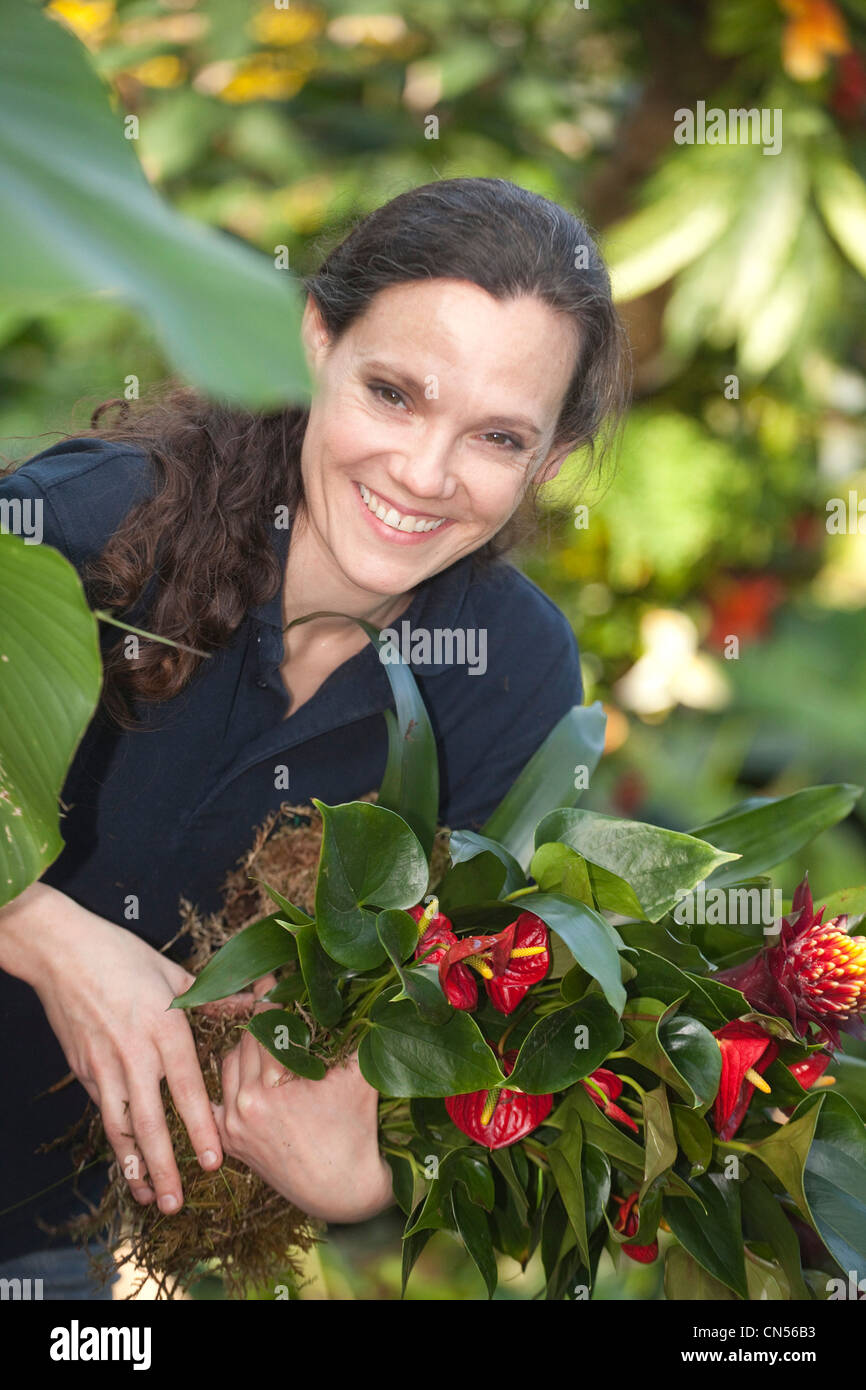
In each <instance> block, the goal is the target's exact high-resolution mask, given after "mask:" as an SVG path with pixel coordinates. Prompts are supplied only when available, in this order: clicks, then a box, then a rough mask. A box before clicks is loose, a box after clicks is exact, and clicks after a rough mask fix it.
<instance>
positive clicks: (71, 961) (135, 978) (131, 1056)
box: [0, 883, 255, 1213]
mask: <svg viewBox="0 0 866 1390" xmlns="http://www.w3.org/2000/svg"><path fill="white" fill-rule="evenodd" d="M0 968H2V969H4V970H7V971H8V972H9V973H10V974H12V975H16V976H18V978H20V979H23V980H26V981H27V983H28V984H30V985H32V986H33V988H34V989H35V991H36V993H37V995H38V996H39V999H40V1001H41V1003H42V1006H43V1008H44V1009H45V1013H46V1016H47V1018H48V1022H49V1023H50V1025H51V1027H52V1029H53V1030H54V1033H55V1034H56V1036H57V1039H58V1041H59V1043H60V1046H61V1047H62V1048H63V1051H64V1053H65V1055H66V1060H67V1062H68V1063H69V1067H70V1069H71V1071H72V1072H73V1073H74V1075H75V1076H76V1077H77V1078H78V1080H79V1081H80V1082H81V1084H82V1086H83V1087H84V1088H85V1090H86V1091H87V1093H88V1095H89V1096H90V1098H91V1099H92V1100H93V1101H94V1103H95V1104H96V1105H98V1106H99V1109H100V1111H101V1113H102V1121H103V1125H104V1128H105V1133H106V1136H107V1138H108V1141H109V1143H110V1144H111V1147H112V1149H113V1150H114V1153H115V1156H116V1158H117V1162H118V1164H119V1165H120V1170H121V1172H122V1173H123V1174H124V1176H125V1177H126V1178H127V1180H128V1182H129V1186H130V1191H131V1192H132V1194H133V1196H134V1197H135V1198H136V1200H137V1201H139V1202H141V1203H143V1204H147V1203H149V1202H152V1201H153V1200H154V1197H155V1198H156V1200H157V1202H158V1204H159V1207H160V1210H161V1211H164V1212H166V1213H170V1212H174V1211H177V1210H178V1209H179V1208H180V1206H181V1205H182V1202H183V1190H182V1187H181V1180H180V1174H179V1172H178V1168H177V1163H176V1162H175V1157H174V1151H173V1149H172V1144H171V1139H170V1137H169V1133H168V1126H167V1124H166V1119H165V1112H164V1110H163V1104H162V1099H161V1096H160V1081H161V1079H162V1078H163V1077H165V1078H166V1080H167V1082H168V1086H169V1090H170V1091H171V1094H172V1097H173V1099H174V1103H175V1105H176V1107H177V1110H178V1113H179V1114H180V1116H181V1118H182V1120H183V1122H184V1124H185V1126H186V1130H187V1133H188V1134H189V1138H190V1142H191V1144H192V1146H193V1149H194V1151H195V1153H196V1155H197V1156H198V1160H199V1163H200V1164H201V1166H202V1168H204V1169H207V1170H211V1169H214V1168H218V1167H219V1166H220V1164H221V1163H222V1159H223V1151H222V1145H221V1143H220V1136H219V1131H218V1129H217V1126H216V1122H215V1120H214V1116H213V1111H212V1109H211V1104H210V1100H209V1098H208V1094H207V1090H206V1088H205V1084H204V1078H203V1077H202V1074H201V1068H200V1066H199V1062H198V1057H197V1054H196V1049H195V1043H194V1042H193V1037H192V1031H191V1029H190V1026H189V1022H188V1021H187V1018H186V1016H185V1014H184V1012H183V1011H182V1010H180V1009H169V1004H170V1003H171V1001H172V999H173V998H174V997H175V995H177V994H181V993H183V991H184V990H186V989H188V988H189V986H190V985H191V984H192V982H193V979H194V976H193V975H191V974H190V973H189V971H187V970H184V969H183V967H182V966H180V965H177V964H175V963H174V961H171V960H168V959H167V957H166V956H164V955H161V954H160V953H159V952H158V951H155V950H154V949H153V947H152V946H149V945H148V944H147V942H145V941H143V940H142V939H141V938H140V937H138V936H136V935H134V933H133V932H130V931H127V930H126V928H124V927H119V926H115V925H114V923H112V922H109V921H106V919H105V918H104V917H99V916H97V915H96V914H95V913H93V912H89V911H88V910H87V909H86V908H83V907H81V906H80V905H79V904H78V903H76V902H74V901H73V900H72V899H71V898H68V897H67V896H66V895H65V894H64V893H60V892H58V891H57V890H56V889H54V888H50V887H49V886H48V885H47V884H43V883H34V884H31V886H30V887H29V888H28V889H26V890H25V892H24V893H22V894H21V895H20V897H18V898H16V899H15V900H14V901H13V902H12V903H10V904H8V906H6V907H5V908H3V909H2V910H0ZM254 1002H255V1000H254V998H253V996H252V995H241V994H239V995H233V996H232V997H231V998H230V999H227V1000H221V1001H220V1003H219V1005H218V1006H211V1008H219V1009H221V1010H229V1011H233V1010H234V1009H239V1008H244V1007H248V1006H249V1005H251V1004H253V1003H254ZM127 1103H128V1104H127ZM145 1173H146V1175H147V1176H146V1177H145Z"/></svg>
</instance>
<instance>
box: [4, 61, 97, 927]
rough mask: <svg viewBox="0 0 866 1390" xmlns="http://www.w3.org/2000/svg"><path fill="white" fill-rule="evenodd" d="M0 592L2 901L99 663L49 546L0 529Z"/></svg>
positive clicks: (62, 763) (35, 850)
mask: <svg viewBox="0 0 866 1390" xmlns="http://www.w3.org/2000/svg"><path fill="white" fill-rule="evenodd" d="M8 43H9V35H6V44H7V45H8ZM0 62H2V58H0ZM0 595H2V600H0V907H2V906H3V904H4V903H8V902H11V900H12V899H13V898H17V897H18V895H19V893H23V891H24V889H25V888H27V887H29V886H30V884H31V883H33V882H35V880H36V879H37V878H39V876H40V875H41V874H42V873H43V872H44V871H45V869H47V867H48V865H49V864H51V863H53V861H54V860H55V859H56V858H57V856H58V854H59V853H60V851H61V850H62V848H63V839H62V837H61V834H60V826H59V819H60V813H59V809H58V804H57V799H58V797H59V795H60V792H61V789H62V787H63V784H64V782H65V780H66V773H67V770H68V768H69V764H70V763H71V761H72V758H73V755H74V753H75V750H76V748H77V747H78V744H79V742H80V740H81V737H82V735H83V734H84V731H85V729H86V728H87V726H88V724H89V723H90V720H91V718H92V716H93V712H94V710H95V709H96V704H97V701H98V699H99V689H100V679H101V671H102V667H101V662H100V656H99V640H98V635H97V626H96V619H95V618H94V616H93V614H92V613H91V612H90V609H89V608H88V606H87V602H86V600H85V598H84V591H83V589H82V587H81V581H80V579H79V578H78V575H77V573H76V572H75V570H74V569H73V567H72V565H70V564H69V562H68V561H67V560H65V559H64V557H63V556H62V555H60V554H59V553H58V551H56V550H52V549H51V547H50V546H47V545H46V546H42V545H29V544H27V542H26V541H24V540H22V539H21V538H20V537H18V536H13V535H5V534H0Z"/></svg>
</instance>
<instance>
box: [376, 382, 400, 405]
mask: <svg viewBox="0 0 866 1390" xmlns="http://www.w3.org/2000/svg"><path fill="white" fill-rule="evenodd" d="M370 390H371V391H372V392H373V395H374V396H378V398H379V400H380V401H384V402H385V404H386V405H405V401H404V400H403V397H402V395H401V394H400V392H399V391H398V390H397V388H396V386H378V385H371V386H370Z"/></svg>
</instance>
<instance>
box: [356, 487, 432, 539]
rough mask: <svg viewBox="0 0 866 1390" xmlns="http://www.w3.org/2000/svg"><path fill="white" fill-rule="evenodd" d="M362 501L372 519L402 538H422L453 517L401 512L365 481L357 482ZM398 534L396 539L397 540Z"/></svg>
mask: <svg viewBox="0 0 866 1390" xmlns="http://www.w3.org/2000/svg"><path fill="white" fill-rule="evenodd" d="M357 487H358V491H359V493H360V497H361V502H362V504H363V506H364V508H365V509H366V511H367V513H368V514H369V516H370V518H371V519H375V521H376V522H378V523H380V524H381V525H382V526H384V527H387V528H388V530H389V531H390V532H391V533H392V534H393V533H395V532H396V533H398V534H399V535H400V537H401V538H402V537H403V536H405V537H406V538H407V539H408V538H409V537H410V536H411V537H412V538H413V539H418V540H420V539H421V537H422V536H425V535H429V534H430V532H432V531H438V530H440V529H441V527H443V526H445V525H447V524H448V523H449V521H450V520H451V518H449V517H444V516H439V517H436V516H429V515H428V516H423V515H421V516H419V515H418V514H416V513H412V512H401V511H398V509H397V508H396V507H395V506H394V505H393V504H392V503H391V502H389V501H387V499H385V498H382V497H379V496H378V494H377V493H375V492H372V491H371V490H370V488H368V487H366V486H365V485H364V483H358V484H357ZM377 529H378V528H377ZM396 538H397V537H396V535H394V539H395V540H396Z"/></svg>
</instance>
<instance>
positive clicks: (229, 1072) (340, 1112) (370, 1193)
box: [214, 976, 394, 1222]
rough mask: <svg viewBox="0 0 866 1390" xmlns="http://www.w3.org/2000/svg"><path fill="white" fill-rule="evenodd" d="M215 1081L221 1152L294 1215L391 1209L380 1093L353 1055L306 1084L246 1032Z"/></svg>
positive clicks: (337, 1216) (265, 985) (340, 1215)
mask: <svg viewBox="0 0 866 1390" xmlns="http://www.w3.org/2000/svg"><path fill="white" fill-rule="evenodd" d="M275 983H276V981H275V979H274V977H273V976H268V977H266V978H265V979H264V980H260V981H259V983H258V984H257V985H256V993H257V994H262V993H264V991H265V990H267V989H269V988H271V986H272V985H274V984H275ZM263 1007H275V1006H273V1005H260V1006H259V1008H263ZM257 1012H258V1010H257ZM222 1082H223V1104H222V1105H221V1106H215V1107H214V1110H215V1114H216V1117H217V1123H218V1124H219V1128H220V1134H221V1136H222V1140H223V1145H224V1147H225V1151H226V1153H228V1154H231V1155H233V1156H234V1157H235V1158H239V1159H240V1160H241V1161H242V1162H243V1163H246V1164H247V1166H248V1167H250V1168H252V1169H253V1171H254V1172H256V1173H258V1175H259V1177H261V1178H264V1180H265V1182H267V1183H270V1185H271V1187H273V1188H275V1189H276V1191H277V1192H280V1193H282V1195H283V1196H284V1197H286V1198H288V1200H289V1201H291V1202H294V1204H295V1205H296V1206H298V1207H300V1209H301V1211H305V1212H307V1214H308V1215H309V1216H314V1217H318V1218H319V1219H320V1220H323V1221H339V1222H353V1221H366V1220H368V1219H369V1218H370V1217H371V1216H377V1215H378V1214H379V1212H380V1211H384V1210H385V1208H386V1207H388V1206H390V1205H391V1203H392V1202H393V1200H394V1196H393V1188H392V1179H391V1170H390V1168H389V1167H388V1164H387V1163H386V1162H385V1160H384V1159H383V1158H382V1156H381V1154H380V1152H379V1142H378V1101H379V1093H378V1091H376V1090H375V1089H374V1087H373V1086H371V1085H370V1084H369V1082H367V1081H365V1080H364V1078H363V1076H362V1075H361V1072H360V1070H359V1067H358V1054H357V1053H356V1052H355V1053H352V1055H351V1056H350V1057H349V1059H348V1061H347V1062H346V1063H345V1064H344V1065H342V1066H341V1065H338V1066H336V1067H332V1068H331V1069H330V1070H329V1071H328V1073H327V1075H326V1076H325V1077H324V1078H323V1079H322V1080H321V1081H309V1080H307V1079H306V1078H305V1077H301V1076H293V1075H292V1074H291V1073H290V1072H288V1071H286V1069H285V1067H283V1066H281V1065H280V1063H279V1062H278V1061H276V1059H275V1058H273V1057H272V1056H271V1055H270V1053H269V1052H267V1051H266V1050H265V1049H264V1048H263V1047H262V1046H261V1044H260V1043H258V1042H256V1040H255V1038H254V1037H253V1035H252V1033H249V1032H247V1033H245V1034H244V1036H243V1039H242V1040H241V1042H240V1043H239V1044H238V1046H237V1047H235V1048H233V1049H232V1051H231V1052H230V1053H229V1054H228V1056H227V1057H226V1058H225V1061H224V1062H223V1069H222Z"/></svg>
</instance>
